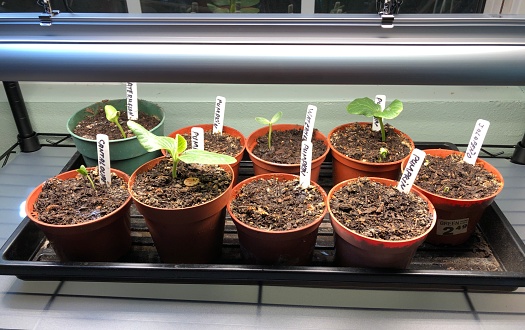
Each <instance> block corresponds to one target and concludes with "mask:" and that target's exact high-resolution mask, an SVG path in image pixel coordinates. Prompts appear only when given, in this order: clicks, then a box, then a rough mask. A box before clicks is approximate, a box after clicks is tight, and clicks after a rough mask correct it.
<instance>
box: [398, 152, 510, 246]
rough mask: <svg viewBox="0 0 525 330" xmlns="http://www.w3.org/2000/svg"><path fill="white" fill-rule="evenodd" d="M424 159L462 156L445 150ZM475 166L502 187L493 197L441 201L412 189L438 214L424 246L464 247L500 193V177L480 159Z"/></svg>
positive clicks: (423, 190)
mask: <svg viewBox="0 0 525 330" xmlns="http://www.w3.org/2000/svg"><path fill="white" fill-rule="evenodd" d="M425 153H426V154H427V155H432V156H438V157H443V158H444V157H447V156H448V155H451V154H460V155H461V156H462V157H463V155H464V153H462V152H459V151H455V150H445V149H426V150H425ZM407 161H408V160H404V161H403V163H402V168H403V169H404V168H405V166H406V163H407ZM476 164H477V165H480V166H482V167H483V168H484V169H485V170H487V171H489V172H490V173H492V174H494V176H495V177H496V179H497V180H498V181H499V182H501V187H500V188H499V189H498V190H497V191H496V192H495V193H494V194H492V195H490V196H487V197H485V198H481V199H455V198H448V197H444V196H441V195H438V194H435V193H431V192H429V191H427V190H425V189H423V188H421V187H419V186H418V185H417V180H416V184H415V185H414V189H417V190H419V191H421V192H422V193H423V194H424V195H425V196H426V197H428V199H429V200H430V201H431V202H432V204H434V207H435V208H436V212H437V223H436V227H435V228H434V229H433V230H432V231H431V232H430V234H429V235H428V238H427V242H429V243H432V244H444V245H458V244H461V243H464V242H465V241H467V240H468V239H469V237H470V236H471V235H472V233H474V230H475V229H476V225H477V224H478V222H479V220H480V219H481V217H482V215H483V212H484V211H485V209H486V208H487V206H489V205H490V204H491V203H492V201H493V200H494V198H496V196H497V195H498V194H499V193H500V192H501V190H502V189H503V176H502V175H501V173H500V172H499V171H498V170H497V169H496V168H495V167H494V166H492V165H490V164H489V163H487V162H486V161H484V160H483V159H479V158H478V159H477V161H476Z"/></svg>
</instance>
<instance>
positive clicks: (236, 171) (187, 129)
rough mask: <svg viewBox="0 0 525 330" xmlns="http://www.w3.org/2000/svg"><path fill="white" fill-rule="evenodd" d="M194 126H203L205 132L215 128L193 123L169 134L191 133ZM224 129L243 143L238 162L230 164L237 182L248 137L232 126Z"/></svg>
mask: <svg viewBox="0 0 525 330" xmlns="http://www.w3.org/2000/svg"><path fill="white" fill-rule="evenodd" d="M192 127H201V128H202V129H203V130H204V131H205V132H207V131H211V130H213V124H200V125H193V126H187V127H183V128H181V129H178V130H176V131H174V132H172V133H170V135H169V136H171V137H172V138H175V136H176V135H177V134H180V135H183V134H191V128H192ZM222 131H223V133H226V134H229V135H231V136H235V137H238V138H240V143H241V145H242V150H241V151H239V153H237V154H236V155H235V156H233V157H235V159H237V162H235V164H230V166H231V167H232V169H233V182H234V183H236V182H237V180H238V178H239V166H240V164H241V160H242V157H243V156H244V150H245V149H246V146H245V145H246V139H245V138H244V135H242V133H241V132H239V131H238V130H236V129H234V128H232V127H229V126H224V127H223V128H222ZM165 152H166V151H164V150H162V153H163V154H165Z"/></svg>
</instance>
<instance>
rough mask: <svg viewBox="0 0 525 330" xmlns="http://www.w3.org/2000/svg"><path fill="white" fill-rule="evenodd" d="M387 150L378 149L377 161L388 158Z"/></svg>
mask: <svg viewBox="0 0 525 330" xmlns="http://www.w3.org/2000/svg"><path fill="white" fill-rule="evenodd" d="M388 153H389V151H388V149H387V148H383V147H381V148H379V160H381V161H382V160H385V159H386V156H388Z"/></svg>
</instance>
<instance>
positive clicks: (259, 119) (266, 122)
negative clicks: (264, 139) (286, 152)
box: [255, 111, 283, 149]
mask: <svg viewBox="0 0 525 330" xmlns="http://www.w3.org/2000/svg"><path fill="white" fill-rule="evenodd" d="M282 116H283V112H282V111H279V112H278V113H276V114H275V115H273V117H272V119H270V120H268V119H266V118H263V117H255V120H257V122H258V123H259V124H261V125H268V149H271V148H272V126H273V124H275V123H276V122H278V121H279V119H281V117H282Z"/></svg>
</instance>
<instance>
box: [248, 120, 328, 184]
mask: <svg viewBox="0 0 525 330" xmlns="http://www.w3.org/2000/svg"><path fill="white" fill-rule="evenodd" d="M292 129H301V130H302V129H303V126H301V125H295V124H275V125H273V126H272V131H286V130H292ZM266 134H268V126H266V127H262V128H259V129H258V130H256V131H254V132H252V133H251V134H250V135H249V136H248V138H247V139H246V151H247V152H248V156H249V157H250V159H251V161H252V162H253V170H254V173H255V175H259V174H267V173H289V174H296V175H299V171H300V165H299V164H279V163H273V162H268V161H266V160H264V159H261V158H259V157H257V156H255V155H254V154H253V149H254V148H255V146H256V145H257V139H258V138H259V137H260V136H263V135H266ZM312 139H315V140H321V141H323V143H324V144H325V146H326V150H325V152H324V153H323V154H322V155H321V157H318V158H316V159H313V160H312V172H311V178H312V181H314V182H317V180H318V179H319V172H320V171H321V164H322V163H323V162H324V160H325V158H326V156H327V155H328V152H329V151H330V148H329V146H328V141H327V140H326V137H325V136H324V134H323V133H321V132H320V131H319V130H315V131H314V134H313V137H312Z"/></svg>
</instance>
